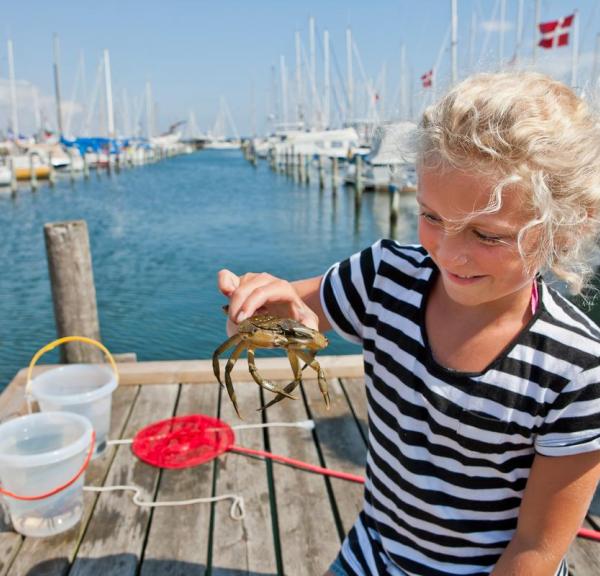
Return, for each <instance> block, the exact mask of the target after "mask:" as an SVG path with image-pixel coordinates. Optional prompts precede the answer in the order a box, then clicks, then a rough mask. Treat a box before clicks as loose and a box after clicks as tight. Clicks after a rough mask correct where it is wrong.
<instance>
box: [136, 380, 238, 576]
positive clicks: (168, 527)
mask: <svg viewBox="0 0 600 576" xmlns="http://www.w3.org/2000/svg"><path fill="white" fill-rule="evenodd" d="M218 392H219V390H218V387H217V386H189V385H184V386H182V387H181V394H180V397H179V401H178V403H177V416H185V415H188V414H198V413H201V414H206V415H208V416H213V417H214V416H216V415H217V405H218ZM157 420H158V418H157ZM213 475H214V463H213V462H210V463H206V464H202V465H201V466H197V467H194V468H186V469H182V470H162V473H161V477H160V483H159V486H158V492H157V494H156V501H157V502H173V501H178V500H189V499H192V498H210V497H211V496H212V485H213ZM220 506H223V507H226V506H227V502H223V503H221V504H220ZM210 513H211V506H210V504H207V503H199V504H192V505H189V506H177V507H161V508H155V509H154V512H153V516H152V523H151V525H150V530H149V533H148V542H147V544H146V549H145V551H144V562H143V564H142V571H141V574H142V576H162V575H163V574H173V575H174V576H185V575H187V574H191V573H202V572H203V571H204V570H206V565H207V561H208V552H209V549H208V543H209V534H210ZM192 567H194V569H195V571H196V572H194V571H193V570H192ZM198 571H199V572H198Z"/></svg>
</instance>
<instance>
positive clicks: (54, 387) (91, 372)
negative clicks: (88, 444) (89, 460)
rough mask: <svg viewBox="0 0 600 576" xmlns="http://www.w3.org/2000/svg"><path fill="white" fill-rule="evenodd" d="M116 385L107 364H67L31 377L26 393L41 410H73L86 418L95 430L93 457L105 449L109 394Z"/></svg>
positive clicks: (109, 408) (109, 407) (108, 422)
mask: <svg viewBox="0 0 600 576" xmlns="http://www.w3.org/2000/svg"><path fill="white" fill-rule="evenodd" d="M116 387H117V380H116V378H115V375H114V373H113V371H112V370H111V369H110V368H108V367H107V366H101V365H98V364H68V365H66V366H60V367H59V368H52V369H50V370H47V371H46V372H43V373H42V374H40V375H39V376H37V377H36V378H34V379H33V380H32V381H31V387H30V392H31V394H32V396H33V397H34V398H35V399H36V400H37V402H38V404H39V406H40V410H41V411H42V412H50V411H65V412H74V413H75V414H79V415H81V416H85V417H86V418H88V419H89V420H90V422H91V423H92V426H93V427H94V430H95V431H96V445H95V447H94V457H96V456H98V455H99V454H101V453H102V452H103V451H104V449H105V448H106V439H107V436H108V430H109V428H110V412H111V404H112V393H113V391H114V390H115V388H116Z"/></svg>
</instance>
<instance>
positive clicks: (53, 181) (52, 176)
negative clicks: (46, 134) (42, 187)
mask: <svg viewBox="0 0 600 576" xmlns="http://www.w3.org/2000/svg"><path fill="white" fill-rule="evenodd" d="M48 164H49V165H50V173H49V174H48V185H49V186H50V188H54V184H56V173H55V171H54V166H53V165H52V152H50V153H49V154H48Z"/></svg>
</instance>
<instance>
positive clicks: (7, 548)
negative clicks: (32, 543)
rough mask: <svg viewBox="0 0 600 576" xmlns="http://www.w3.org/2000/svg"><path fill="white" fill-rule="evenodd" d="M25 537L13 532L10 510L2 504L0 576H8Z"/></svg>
mask: <svg viewBox="0 0 600 576" xmlns="http://www.w3.org/2000/svg"><path fill="white" fill-rule="evenodd" d="M22 541H23V537H22V536H21V535H20V534H17V533H15V532H13V530H12V525H11V523H10V519H9V518H8V510H7V509H6V508H5V505H4V504H3V503H2V502H0V576H6V574H8V571H9V570H10V567H11V565H12V563H13V560H14V558H15V556H17V554H18V552H19V549H20V547H21V543H22Z"/></svg>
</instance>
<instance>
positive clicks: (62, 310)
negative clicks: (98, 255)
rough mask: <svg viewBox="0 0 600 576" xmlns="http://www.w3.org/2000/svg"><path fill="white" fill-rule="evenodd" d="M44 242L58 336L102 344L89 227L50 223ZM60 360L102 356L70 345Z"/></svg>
mask: <svg viewBox="0 0 600 576" xmlns="http://www.w3.org/2000/svg"><path fill="white" fill-rule="evenodd" d="M44 238H45V240H46V255H47V258H48V270H49V272H50V284H51V288H52V300H53V303H54V318H55V321H56V333H57V336H58V337H59V338H62V337H63V336H86V337H88V338H93V339H95V340H99V339H100V325H99V323H98V311H97V309H96V288H95V286H94V275H93V271H92V257H91V254H90V243H89V238H88V229H87V224H86V223H85V221H84V220H75V221H70V222H54V223H49V224H46V225H45V226H44ZM61 360H62V361H63V362H67V363H77V362H84V363H87V362H102V361H103V356H102V352H101V351H100V350H98V349H97V348H95V347H94V346H89V345H87V344H83V343H81V342H71V343H69V344H67V345H66V346H63V347H61Z"/></svg>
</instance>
